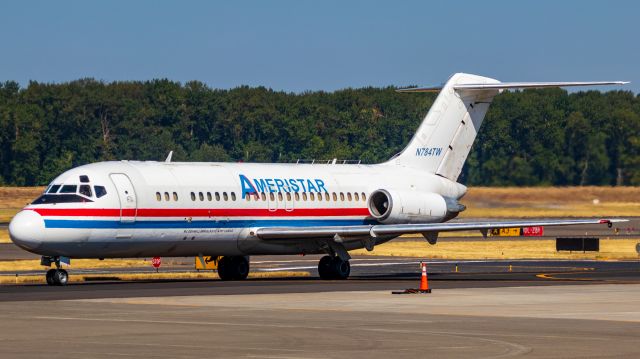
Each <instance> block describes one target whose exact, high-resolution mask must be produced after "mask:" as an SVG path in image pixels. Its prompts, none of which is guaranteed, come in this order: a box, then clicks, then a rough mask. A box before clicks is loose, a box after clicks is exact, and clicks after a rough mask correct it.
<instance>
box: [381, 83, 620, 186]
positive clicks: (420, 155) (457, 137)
mask: <svg viewBox="0 0 640 359" xmlns="http://www.w3.org/2000/svg"><path fill="white" fill-rule="evenodd" d="M626 83H628V82H624V81H598V82H500V81H498V80H496V79H492V78H489V77H483V76H478V75H471V74H465V73H457V74H454V75H453V76H451V78H449V80H448V81H447V82H446V83H445V84H444V85H441V86H433V87H419V88H408V89H400V90H397V91H398V92H438V91H439V92H440V94H439V95H438V97H437V98H436V100H435V101H434V103H433V105H432V106H431V108H430V109H429V112H428V113H427V115H426V116H425V118H424V120H423V121H422V123H421V124H420V127H419V128H418V130H417V131H416V133H415V134H414V136H413V138H412V139H411V141H410V142H409V144H408V145H407V147H406V148H405V149H404V150H402V152H400V153H399V154H397V155H396V156H394V157H393V158H392V159H391V160H389V162H388V163H391V164H396V165H400V166H406V167H411V168H416V169H419V170H424V171H427V172H430V173H434V174H436V175H439V176H442V177H445V178H448V179H450V180H452V181H456V180H457V179H458V176H459V175H460V172H461V171H462V166H463V165H464V162H465V160H466V159H467V156H468V155H469V151H470V150H471V146H472V145H473V141H474V140H475V138H476V135H477V134H478V131H479V130H480V126H481V125H482V121H483V119H484V116H485V115H486V113H487V110H488V109H489V105H490V104H491V102H492V101H493V98H494V97H495V96H496V95H497V94H499V93H500V92H502V91H503V90H505V89H524V88H544V87H566V86H597V85H622V84H626Z"/></svg>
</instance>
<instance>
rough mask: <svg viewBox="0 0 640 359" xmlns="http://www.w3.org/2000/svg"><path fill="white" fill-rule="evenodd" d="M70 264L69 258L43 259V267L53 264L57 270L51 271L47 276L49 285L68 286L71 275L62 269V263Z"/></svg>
mask: <svg viewBox="0 0 640 359" xmlns="http://www.w3.org/2000/svg"><path fill="white" fill-rule="evenodd" d="M61 261H62V262H64V263H67V264H68V263H69V262H70V260H69V258H64V257H42V259H41V260H40V264H42V265H43V266H51V264H52V263H54V264H55V265H56V268H55V269H53V268H52V269H49V270H48V271H47V274H46V278H47V284H48V285H66V284H67V282H69V273H67V271H66V270H64V269H61V268H60V263H61Z"/></svg>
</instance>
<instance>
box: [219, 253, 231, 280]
mask: <svg viewBox="0 0 640 359" xmlns="http://www.w3.org/2000/svg"><path fill="white" fill-rule="evenodd" d="M230 259H231V258H230V257H222V258H220V260H219V261H218V276H219V277H220V279H221V280H225V281H226V280H232V279H233V277H232V276H231V273H230V272H231V271H230V269H229V268H230V267H231V264H230V263H229V262H230Z"/></svg>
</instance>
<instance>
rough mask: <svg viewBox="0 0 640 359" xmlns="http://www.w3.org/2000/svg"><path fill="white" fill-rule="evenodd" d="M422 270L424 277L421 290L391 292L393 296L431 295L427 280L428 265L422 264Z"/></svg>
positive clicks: (421, 279)
mask: <svg viewBox="0 0 640 359" xmlns="http://www.w3.org/2000/svg"><path fill="white" fill-rule="evenodd" d="M420 268H422V277H421V278H420V288H419V289H405V290H404V291H402V292H391V293H392V294H425V293H431V289H429V279H427V264H426V263H424V262H420Z"/></svg>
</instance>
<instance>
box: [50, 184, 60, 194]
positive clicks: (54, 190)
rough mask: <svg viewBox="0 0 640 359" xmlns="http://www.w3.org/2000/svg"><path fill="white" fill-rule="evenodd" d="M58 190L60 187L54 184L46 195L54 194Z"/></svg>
mask: <svg viewBox="0 0 640 359" xmlns="http://www.w3.org/2000/svg"><path fill="white" fill-rule="evenodd" d="M59 189H60V185H59V184H54V185H52V186H51V187H49V190H48V191H47V193H56V192H58V190H59Z"/></svg>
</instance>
